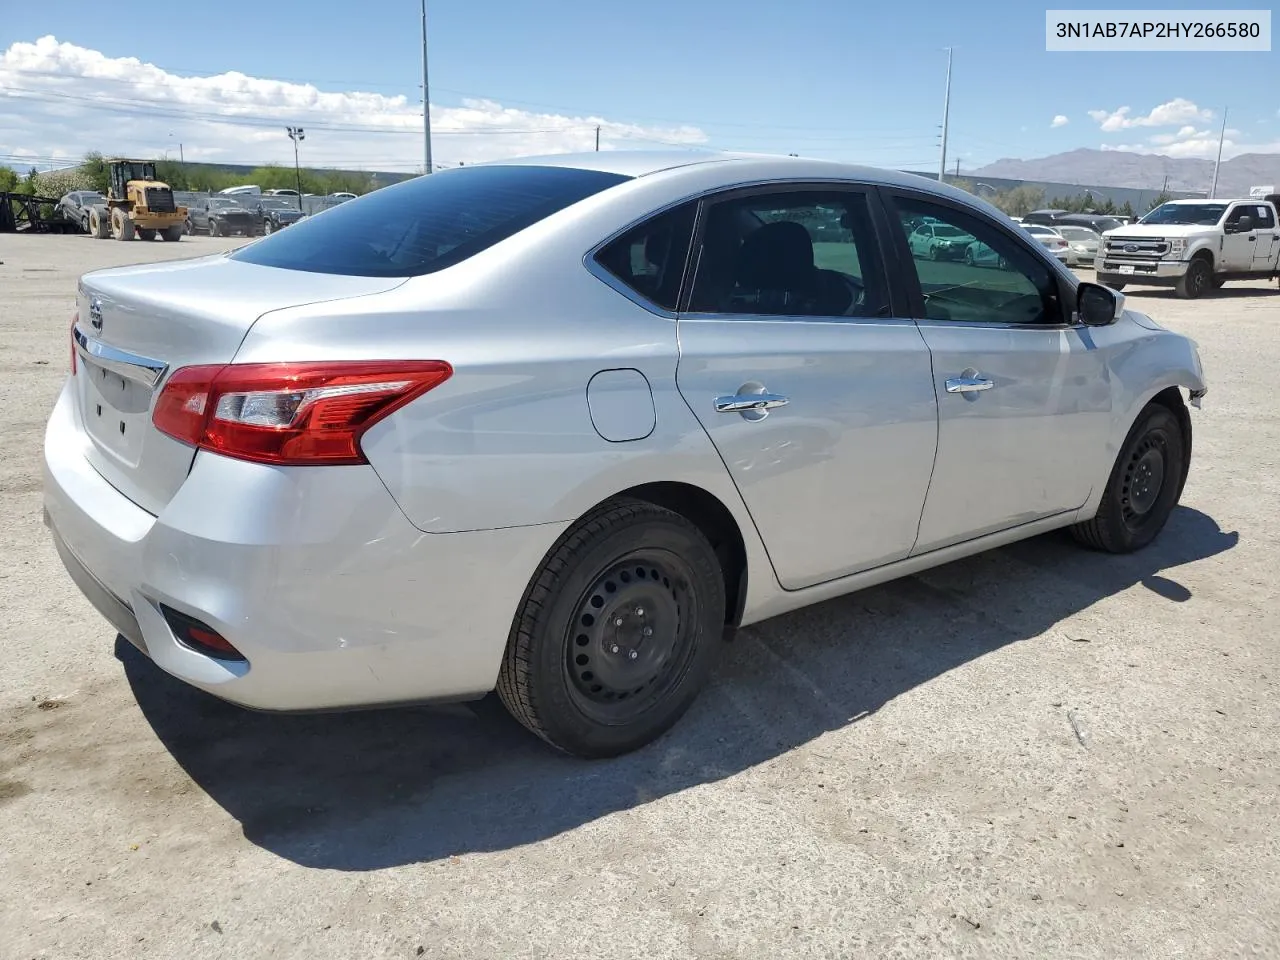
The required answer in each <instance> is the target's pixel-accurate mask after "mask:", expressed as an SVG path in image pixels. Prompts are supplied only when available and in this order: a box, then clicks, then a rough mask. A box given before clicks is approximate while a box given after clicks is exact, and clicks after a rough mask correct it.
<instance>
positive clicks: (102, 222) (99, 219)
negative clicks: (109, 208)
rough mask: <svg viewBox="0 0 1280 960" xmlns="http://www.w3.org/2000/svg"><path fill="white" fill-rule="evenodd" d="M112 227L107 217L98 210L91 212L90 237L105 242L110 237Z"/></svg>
mask: <svg viewBox="0 0 1280 960" xmlns="http://www.w3.org/2000/svg"><path fill="white" fill-rule="evenodd" d="M110 233H111V231H110V227H109V225H108V223H107V220H106V218H105V217H103V216H102V214H101V213H99V212H98V211H97V210H90V211H89V236H91V237H93V239H95V240H105V239H107V237H108V236H110Z"/></svg>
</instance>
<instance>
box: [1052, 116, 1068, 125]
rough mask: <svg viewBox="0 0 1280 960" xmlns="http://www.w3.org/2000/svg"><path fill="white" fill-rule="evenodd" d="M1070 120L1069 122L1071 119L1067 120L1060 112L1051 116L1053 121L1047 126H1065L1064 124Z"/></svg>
mask: <svg viewBox="0 0 1280 960" xmlns="http://www.w3.org/2000/svg"><path fill="white" fill-rule="evenodd" d="M1070 122H1071V121H1070V120H1068V119H1067V118H1066V117H1064V116H1063V115H1062V114H1058V115H1057V116H1056V117H1054V118H1053V122H1052V123H1050V124H1049V126H1050V127H1065V126H1066V125H1067V124H1068V123H1070Z"/></svg>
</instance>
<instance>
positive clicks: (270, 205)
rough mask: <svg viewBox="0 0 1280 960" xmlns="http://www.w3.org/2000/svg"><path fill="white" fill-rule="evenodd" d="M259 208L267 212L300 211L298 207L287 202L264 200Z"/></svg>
mask: <svg viewBox="0 0 1280 960" xmlns="http://www.w3.org/2000/svg"><path fill="white" fill-rule="evenodd" d="M258 206H260V207H262V208H263V209H265V210H297V209H298V208H297V207H296V206H294V205H293V204H292V203H290V202H289V201H287V200H263V201H261V202H260V203H259V204H258Z"/></svg>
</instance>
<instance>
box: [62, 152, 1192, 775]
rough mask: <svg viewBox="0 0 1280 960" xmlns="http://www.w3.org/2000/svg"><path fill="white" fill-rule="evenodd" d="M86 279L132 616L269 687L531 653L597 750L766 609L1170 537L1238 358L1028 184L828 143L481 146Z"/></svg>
mask: <svg viewBox="0 0 1280 960" xmlns="http://www.w3.org/2000/svg"><path fill="white" fill-rule="evenodd" d="M921 222H930V223H933V224H936V225H943V226H947V227H949V228H950V229H951V230H954V231H955V232H957V233H960V234H962V235H964V236H968V237H970V238H972V240H974V241H975V242H979V243H982V244H984V245H985V246H986V247H988V248H989V249H990V250H991V251H992V252H993V254H994V256H995V262H994V263H991V262H988V263H987V264H986V265H985V266H977V265H970V264H966V263H964V262H963V261H942V260H938V261H933V260H930V259H928V258H927V256H922V257H912V256H911V252H910V249H909V247H908V243H907V235H908V233H910V232H911V229H913V228H914V226H915V225H917V224H919V223H921ZM77 304H78V312H77V313H76V315H75V317H74V318H73V319H72V323H71V327H70V330H69V338H70V340H71V348H72V349H71V358H72V359H71V373H70V376H69V377H68V379H67V381H66V384H65V386H64V388H63V390H62V393H61V395H60V396H59V398H58V400H57V404H56V406H55V407H54V409H53V412H52V415H51V417H50V419H49V423H48V428H47V432H46V435H45V444H44V502H45V514H46V522H47V523H48V525H49V527H50V529H51V532H52V536H53V540H54V543H55V544H56V545H57V548H58V551H59V553H60V555H61V557H62V559H63V562H64V564H65V566H66V568H67V570H68V572H69V573H70V575H71V577H72V578H73V580H74V581H75V582H76V583H77V584H78V585H79V587H80V589H81V590H82V591H83V592H84V593H85V595H86V596H88V597H89V599H90V600H91V601H92V602H93V603H94V604H95V605H96V606H97V608H98V609H99V610H100V611H101V612H102V613H103V614H104V615H105V617H106V618H107V620H109V621H110V622H111V624H113V625H114V627H115V629H116V630H118V631H119V632H120V633H121V634H123V635H124V636H125V637H127V638H128V639H130V640H131V641H133V642H134V643H135V644H137V645H138V647H139V648H140V649H142V650H143V651H144V652H145V653H146V654H147V655H148V656H150V657H151V658H152V659H153V660H154V661H155V663H156V664H157V665H158V666H159V667H160V668H162V669H163V670H166V671H168V672H169V673H171V674H173V675H174V676H176V677H179V678H181V679H183V680H185V681H186V682H188V683H190V684H192V685H193V686H196V687H199V688H200V689H202V690H206V691H208V692H209V693H212V694H215V695H217V696H219V697H223V698H225V699H227V700H230V701H233V702H235V703H240V704H244V705H246V706H249V707H255V708H260V709H264V710H274V711H288V710H313V709H329V708H346V707H362V706H370V705H386V704H399V703H407V702H415V701H424V700H457V699H467V698H476V697H481V696H483V695H485V694H486V693H487V692H489V691H491V690H493V689H494V688H495V687H496V688H497V691H498V693H499V695H500V696H501V698H502V700H503V701H504V702H505V703H506V705H507V707H508V708H509V709H510V710H511V712H512V713H513V714H514V715H515V716H516V717H517V718H518V719H519V720H520V721H521V722H522V723H523V724H525V725H526V726H527V727H528V728H529V729H530V730H532V731H534V732H535V733H536V734H538V735H539V736H541V737H542V738H543V739H545V740H546V741H548V742H549V743H551V744H554V745H555V746H557V747H559V748H561V749H563V750H566V751H569V752H572V753H575V754H579V755H582V756H588V757H600V756H610V755H614V754H618V753H621V752H624V751H627V750H631V749H634V748H636V747H639V746H641V745H642V744H645V743H647V742H649V741H651V740H652V739H654V738H655V737H657V736H659V735H660V734H661V733H662V732H663V731H665V730H666V729H667V728H669V727H670V726H671V725H672V724H674V723H675V722H676V720H677V718H678V717H679V716H680V715H681V714H682V713H683V711H684V710H685V709H686V708H687V707H688V706H689V704H690V703H691V702H692V700H693V699H694V697H695V696H696V695H697V692H698V690H699V688H700V687H701V686H702V685H703V683H704V681H705V680H706V679H707V677H708V675H709V673H710V671H711V669H712V667H713V665H714V663H715V661H716V658H717V656H718V655H719V654H720V651H721V648H722V646H723V642H724V638H726V637H727V636H732V633H733V630H734V628H736V627H739V626H742V625H746V624H751V623H755V622H757V621H760V620H763V619H765V618H767V617H772V616H774V615H776V614H780V613H784V612H786V611H788V610H794V609H796V608H798V607H803V606H806V605H808V604H812V603H816V602H819V601H822V600H826V599H829V598H831V597H835V596H839V595H841V594H844V593H848V592H849V591H852V590H857V589H860V588H862V587H866V586H870V585H873V584H876V583H881V582H883V581H886V580H890V579H893V578H895V577H901V576H904V575H908V574H912V573H915V572H918V571H920V570H923V569H925V568H928V567H932V566H935V565H937V564H942V563H948V562H950V561H953V560H956V559H958V558H960V557H964V556H967V555H970V554H973V553H977V552H978V551H982V550H987V549H989V548H991V547H996V546H1000V545H1001V544H1006V543H1009V542H1011V541H1014V540H1020V539H1022V538H1025V537H1030V536H1034V535H1036V534H1039V533H1043V532H1045V531H1049V530H1053V529H1056V528H1071V529H1072V530H1074V531H1075V533H1076V535H1077V537H1078V538H1079V539H1080V540H1082V541H1083V542H1084V543H1085V544H1088V545H1089V546H1091V547H1094V548H1097V549H1100V550H1104V551H1112V552H1127V551H1132V550H1137V549H1140V548H1142V547H1143V546H1145V545H1146V544H1148V543H1150V542H1151V540H1152V539H1153V538H1154V537H1155V536H1156V535H1157V534H1158V533H1159V532H1160V530H1161V529H1162V528H1163V527H1164V525H1165V522H1166V520H1167V519H1168V517H1169V516H1170V514H1171V512H1172V511H1173V510H1174V507H1175V505H1176V504H1177V502H1178V499H1179V497H1180V496H1181V493H1182V487H1183V482H1184V480H1185V479H1186V476H1187V470H1188V467H1189V465H1190V456H1191V416H1190V412H1189V410H1188V401H1190V403H1191V405H1192V406H1196V405H1198V404H1199V398H1200V397H1201V396H1203V395H1204V393H1205V389H1206V388H1205V383H1204V378H1203V375H1202V373H1201V369H1200V360H1199V357H1198V355H1197V352H1196V348H1195V345H1194V344H1193V343H1192V342H1191V341H1190V340H1188V339H1187V338H1186V337H1183V336H1180V335H1178V334H1176V333H1172V332H1170V331H1168V330H1165V329H1163V328H1162V327H1161V326H1160V325H1159V324H1157V323H1156V322H1155V321H1153V320H1151V319H1149V318H1148V317H1146V316H1143V315H1142V314H1140V313H1135V312H1133V311H1131V310H1128V309H1126V308H1125V304H1124V296H1123V294H1120V293H1117V292H1115V291H1113V290H1109V289H1107V288H1106V287H1103V286H1099V285H1097V284H1091V283H1084V282H1081V281H1080V280H1079V279H1078V278H1077V277H1075V275H1074V274H1072V273H1071V271H1069V270H1068V269H1067V268H1066V267H1064V266H1062V265H1061V264H1060V263H1059V262H1058V261H1056V260H1055V259H1053V258H1052V257H1050V256H1048V255H1047V254H1046V252H1045V250H1044V249H1043V248H1042V247H1041V246H1040V245H1039V244H1037V243H1035V242H1034V241H1033V240H1032V239H1031V238H1030V237H1028V236H1027V235H1026V234H1025V233H1023V232H1022V231H1020V230H1019V229H1017V228H1016V227H1014V226H1013V225H1011V224H1010V223H1009V222H1008V221H1007V220H1006V219H1005V218H1004V217H1003V216H1002V215H1000V214H999V213H998V211H996V210H995V208H993V207H991V206H989V205H988V204H986V203H984V202H982V201H980V200H977V199H976V198H974V197H972V196H970V195H969V194H967V193H964V192H963V191H960V190H957V189H955V188H952V187H947V186H938V185H936V184H929V183H927V182H925V181H923V180H922V179H921V178H919V177H915V176H910V175H906V174H899V173H894V172H889V171H884V170H873V169H868V168H863V167H853V166H846V165H843V164H836V163H826V162H822V161H810V160H801V159H795V158H777V159H774V158H760V157H735V156H731V155H729V156H725V155H716V154H707V155H704V154H697V153H690V152H672V153H656V154H653V153H643V152H642V153H627V152H622V151H618V152H614V151H607V152H600V153H588V154H584V155H579V156H572V155H570V156H556V157H550V158H542V159H532V160H522V161H507V162H500V163H491V164H477V165H475V166H471V165H468V166H466V167H460V168H456V169H451V170H445V171H442V172H439V173H433V174H431V176H429V177H421V178H418V179H415V180H410V181H408V182H405V183H402V184H398V185H395V186H391V187H387V188H385V189H382V190H378V191H376V192H374V193H370V194H368V195H366V196H362V197H358V198H356V199H354V200H348V201H347V202H346V203H343V204H340V205H338V206H336V207H333V208H332V209H330V210H327V211H325V213H324V214H322V215H320V216H316V217H313V218H308V219H305V220H302V221H301V222H299V223H297V224H296V225H294V226H291V227H289V229H288V230H284V231H281V232H279V233H273V234H272V235H271V236H268V237H264V238H262V239H261V240H257V241H255V242H254V243H251V244H248V245H245V246H242V247H240V248H239V249H237V250H235V251H234V252H232V253H229V254H217V255H214V256H209V257H204V258H200V259H196V260H185V261H179V262H169V263H148V264H143V265H139V266H131V267H117V268H112V269H108V270H101V271H97V272H95V273H91V274H88V275H86V276H84V277H83V278H82V279H81V282H80V288H79V291H78V295H77ZM1100 562H1105V561H1100ZM105 639H106V637H105V636H104V640H105ZM851 668H852V667H851Z"/></svg>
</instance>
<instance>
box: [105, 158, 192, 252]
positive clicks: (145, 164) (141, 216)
mask: <svg viewBox="0 0 1280 960" xmlns="http://www.w3.org/2000/svg"><path fill="white" fill-rule="evenodd" d="M107 169H108V171H109V172H110V175H111V180H110V185H109V186H108V187H107V202H106V203H105V204H99V205H98V206H96V207H94V208H92V209H91V210H90V211H89V235H90V236H92V237H95V238H97V239H99V240H105V239H106V238H107V237H108V236H111V237H115V238H116V239H117V240H132V239H133V238H134V237H135V236H137V237H139V238H141V239H143V240H154V239H155V238H156V234H159V235H160V236H161V237H163V238H164V239H166V240H181V239H182V235H183V233H185V232H186V229H185V227H186V222H187V208H186V207H179V206H178V205H177V204H175V203H174V202H173V191H172V190H171V189H169V185H168V184H167V183H162V182H161V181H159V180H157V179H156V165H155V164H154V163H153V162H151V161H150V160H108V161H107Z"/></svg>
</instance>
